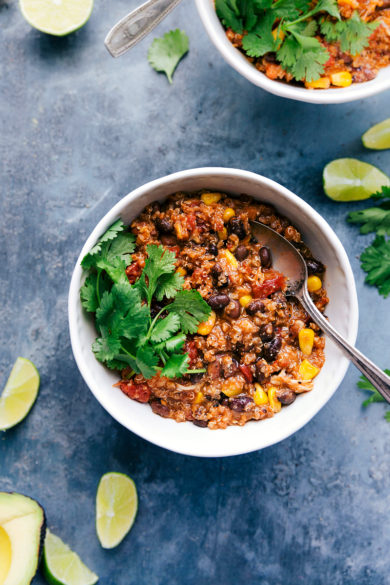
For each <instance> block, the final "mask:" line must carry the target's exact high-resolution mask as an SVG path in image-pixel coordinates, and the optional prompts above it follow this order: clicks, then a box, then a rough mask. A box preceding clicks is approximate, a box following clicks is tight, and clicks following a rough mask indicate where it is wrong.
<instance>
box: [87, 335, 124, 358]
mask: <svg viewBox="0 0 390 585" xmlns="http://www.w3.org/2000/svg"><path fill="white" fill-rule="evenodd" d="M120 349H121V342H120V340H119V339H118V338H117V337H114V336H112V335H110V336H109V337H98V338H97V339H96V341H95V342H94V343H93V344H92V351H93V353H94V354H95V357H96V358H97V359H98V360H99V362H105V361H108V360H113V359H114V358H115V356H116V354H118V353H119V352H120Z"/></svg>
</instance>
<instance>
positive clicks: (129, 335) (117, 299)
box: [96, 284, 149, 339]
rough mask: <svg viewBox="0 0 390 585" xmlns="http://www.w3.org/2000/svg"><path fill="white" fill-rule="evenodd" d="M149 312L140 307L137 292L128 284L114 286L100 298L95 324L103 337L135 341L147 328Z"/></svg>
mask: <svg viewBox="0 0 390 585" xmlns="http://www.w3.org/2000/svg"><path fill="white" fill-rule="evenodd" d="M148 318H149V310H148V308H147V307H146V306H145V305H141V299H140V296H139V291H138V290H137V289H136V288H134V287H131V286H130V285H129V284H116V285H114V286H113V287H112V290H111V292H110V293H107V292H105V293H104V295H103V296H102V300H101V303H100V307H99V309H98V310H97V311H96V324H97V326H98V327H99V329H100V331H101V332H102V334H103V335H104V336H108V335H112V336H117V337H125V338H126V339H137V338H139V337H141V336H142V335H144V334H145V333H146V331H147V328H148Z"/></svg>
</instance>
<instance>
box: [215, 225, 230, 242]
mask: <svg viewBox="0 0 390 585" xmlns="http://www.w3.org/2000/svg"><path fill="white" fill-rule="evenodd" d="M217 233H218V237H219V239H220V240H226V239H227V237H228V233H227V229H226V228H225V227H224V228H222V229H221V230H220V231H219V232H217Z"/></svg>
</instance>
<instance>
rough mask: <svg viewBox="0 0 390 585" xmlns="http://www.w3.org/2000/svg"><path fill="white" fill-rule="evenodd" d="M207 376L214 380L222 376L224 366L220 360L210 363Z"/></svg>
mask: <svg viewBox="0 0 390 585" xmlns="http://www.w3.org/2000/svg"><path fill="white" fill-rule="evenodd" d="M207 374H208V375H209V376H210V378H211V379H212V380H217V379H218V378H220V377H221V375H222V366H221V362H220V361H219V360H215V361H214V362H211V363H209V365H208V366H207Z"/></svg>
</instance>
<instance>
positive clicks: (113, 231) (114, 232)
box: [81, 219, 126, 268]
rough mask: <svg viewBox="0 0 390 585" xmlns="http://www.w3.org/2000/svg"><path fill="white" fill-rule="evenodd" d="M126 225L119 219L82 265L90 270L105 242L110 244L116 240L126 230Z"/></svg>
mask: <svg viewBox="0 0 390 585" xmlns="http://www.w3.org/2000/svg"><path fill="white" fill-rule="evenodd" d="M125 227H126V226H125V224H124V223H123V221H122V220H121V219H118V220H117V221H116V222H115V223H113V224H112V226H111V227H109V228H108V230H107V231H106V232H105V233H104V234H103V235H102V236H101V237H100V238H99V240H98V241H97V243H96V244H95V245H94V246H93V248H91V250H90V251H89V252H88V254H86V255H85V256H84V258H83V259H82V261H81V265H82V267H83V268H90V267H91V266H93V265H94V259H93V258H92V257H93V256H95V255H96V254H98V253H99V252H100V251H101V249H102V244H104V243H105V242H109V241H111V240H114V239H115V238H116V237H117V235H118V234H119V232H122V231H123V230H124V229H125Z"/></svg>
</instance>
